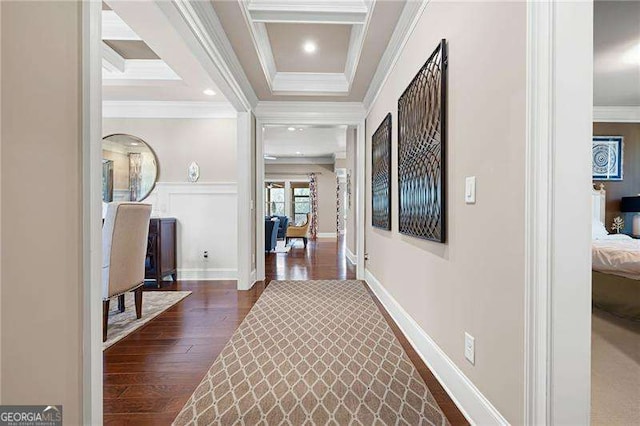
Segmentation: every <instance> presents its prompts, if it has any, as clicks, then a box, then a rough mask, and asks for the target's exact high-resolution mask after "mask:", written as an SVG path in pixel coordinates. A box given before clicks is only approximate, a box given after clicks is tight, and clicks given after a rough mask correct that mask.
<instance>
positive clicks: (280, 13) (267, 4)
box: [247, 0, 369, 24]
mask: <svg viewBox="0 0 640 426" xmlns="http://www.w3.org/2000/svg"><path fill="white" fill-rule="evenodd" d="M247 11H248V12H249V14H250V16H251V19H252V20H253V21H254V22H296V23H301V22H302V23H317V24H362V23H364V22H365V20H366V19H367V14H368V13H369V8H368V7H367V3H365V2H364V1H362V0H343V1H333V2H332V1H305V2H292V1H290V0H251V1H249V2H248V5H247Z"/></svg>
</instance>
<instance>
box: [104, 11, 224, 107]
mask: <svg viewBox="0 0 640 426" xmlns="http://www.w3.org/2000/svg"><path fill="white" fill-rule="evenodd" d="M102 40H103V43H102V53H103V59H102V67H103V69H102V84H103V87H102V93H103V100H105V101H120V102H126V101H137V102H140V101H142V102H153V101H163V102H167V101H169V102H171V101H180V102H188V101H196V102H201V103H205V102H207V103H211V102H225V101H226V99H225V98H224V97H223V96H222V95H221V94H220V93H219V90H218V88H217V87H216V85H215V84H214V82H213V80H212V78H211V77H210V75H209V74H208V73H207V72H206V70H205V69H204V67H203V66H202V64H201V63H200V61H199V60H198V59H197V58H196V57H195V55H194V54H193V52H192V50H191V48H190V46H189V45H188V44H187V43H186V42H185V40H184V39H183V37H182V36H181V34H180V33H179V32H178V31H177V30H176V29H175V28H174V27H173V26H172V23H171V22H170V21H169V20H168V18H167V17H166V15H165V14H164V13H163V12H162V9H161V8H160V7H159V5H158V3H157V2H152V1H127V0H124V1H123V0H106V1H105V3H103V10H102ZM205 91H207V93H205Z"/></svg>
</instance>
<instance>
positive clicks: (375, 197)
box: [371, 113, 391, 230]
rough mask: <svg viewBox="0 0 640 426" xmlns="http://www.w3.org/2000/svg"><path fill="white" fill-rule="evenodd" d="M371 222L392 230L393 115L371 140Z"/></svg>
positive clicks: (387, 118) (384, 121) (383, 123)
mask: <svg viewBox="0 0 640 426" xmlns="http://www.w3.org/2000/svg"><path fill="white" fill-rule="evenodd" d="M371 193H372V197H371V199H372V210H371V222H372V225H373V226H374V227H376V228H380V229H386V230H391V113H389V114H387V116H386V117H385V118H384V120H382V123H380V126H378V128H377V129H376V131H375V133H374V134H373V136H372V138H371Z"/></svg>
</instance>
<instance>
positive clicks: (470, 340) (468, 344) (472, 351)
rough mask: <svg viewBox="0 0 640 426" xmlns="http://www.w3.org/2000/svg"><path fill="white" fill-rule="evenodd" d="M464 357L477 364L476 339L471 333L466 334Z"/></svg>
mask: <svg viewBox="0 0 640 426" xmlns="http://www.w3.org/2000/svg"><path fill="white" fill-rule="evenodd" d="M464 357H465V358H466V359H467V361H469V362H470V363H471V364H473V365H475V364H476V339H475V338H474V337H473V336H472V335H470V334H469V333H464Z"/></svg>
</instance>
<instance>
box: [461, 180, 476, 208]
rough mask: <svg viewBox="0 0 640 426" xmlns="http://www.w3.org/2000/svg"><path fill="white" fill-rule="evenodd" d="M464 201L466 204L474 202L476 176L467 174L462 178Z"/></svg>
mask: <svg viewBox="0 0 640 426" xmlns="http://www.w3.org/2000/svg"><path fill="white" fill-rule="evenodd" d="M464 202H465V203H467V204H475V203H476V177H475V176H468V177H467V178H466V179H465V180H464Z"/></svg>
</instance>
